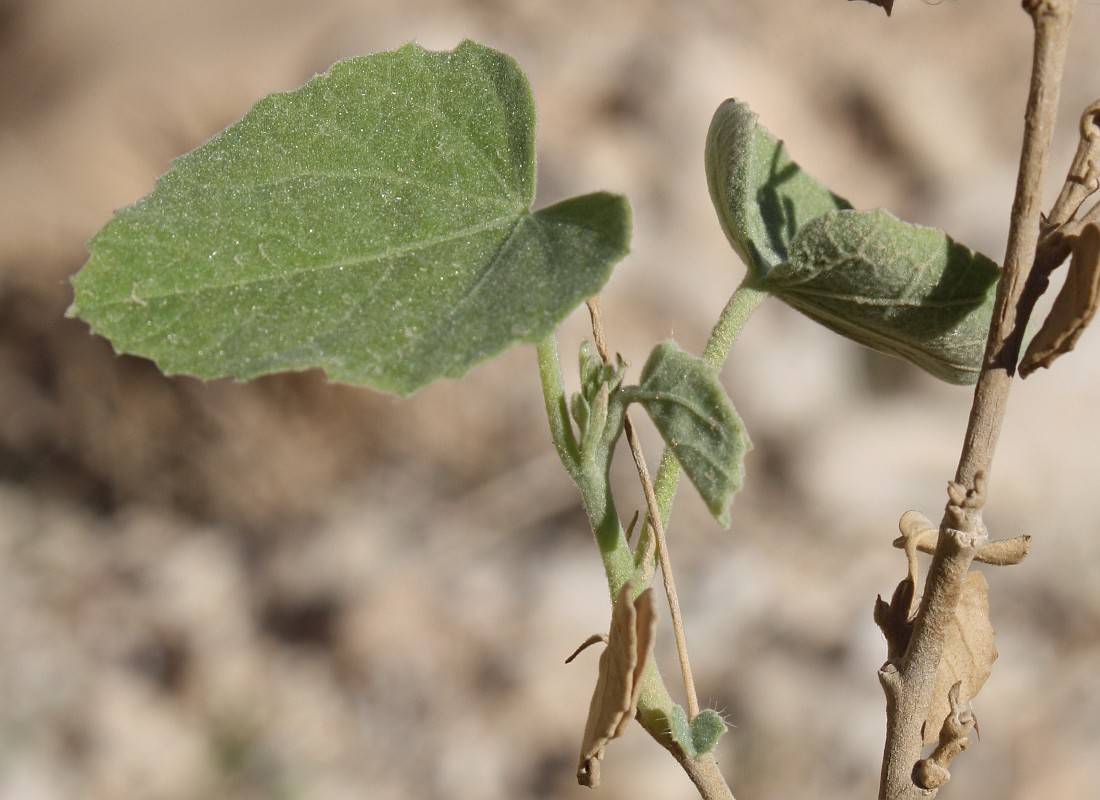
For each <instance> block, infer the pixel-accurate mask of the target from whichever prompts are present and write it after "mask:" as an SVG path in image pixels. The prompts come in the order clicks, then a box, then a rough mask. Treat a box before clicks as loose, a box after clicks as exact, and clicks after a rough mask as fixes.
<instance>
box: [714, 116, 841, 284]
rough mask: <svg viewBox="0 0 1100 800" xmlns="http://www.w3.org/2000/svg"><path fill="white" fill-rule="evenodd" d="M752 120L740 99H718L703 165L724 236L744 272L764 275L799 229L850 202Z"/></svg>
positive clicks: (781, 257) (785, 251) (785, 254)
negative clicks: (804, 168)
mask: <svg viewBox="0 0 1100 800" xmlns="http://www.w3.org/2000/svg"><path fill="white" fill-rule="evenodd" d="M756 120H757V117H756V114H754V113H753V112H752V111H750V110H749V107H748V106H747V105H745V104H744V103H740V102H738V101H736V100H726V101H725V102H724V103H722V105H721V106H719V107H718V110H717V111H716V112H714V118H713V119H712V120H711V123H710V131H709V132H708V134H707V147H706V169H707V184H708V185H709V186H710V197H711V200H712V201H713V203H714V208H715V210H716V211H717V212H718V219H719V221H720V222H721V223H722V228H723V229H724V230H725V232H726V238H728V239H729V241H730V244H732V245H733V249H734V250H736V251H737V254H738V255H739V256H741V260H742V261H744V262H745V263H746V264H747V265H748V267H749V272H750V273H751V274H752V275H753V276H755V277H760V278H763V277H766V276H767V274H768V272H769V270H771V269H772V267H774V266H775V265H776V264H780V263H782V262H784V261H786V260H787V258H788V250H789V248H790V244H791V240H792V239H793V238H794V235H795V234H796V233H797V232H798V230H799V228H801V227H802V226H803V225H805V224H806V223H807V222H809V221H810V220H811V219H814V218H815V217H818V216H821V215H822V214H824V213H825V212H826V211H832V210H835V209H838V208H850V207H851V206H849V205H848V203H847V201H845V200H843V199H841V198H839V197H837V196H836V195H834V194H833V193H832V192H830V191H829V190H827V189H826V188H825V187H823V186H822V185H821V184H820V183H818V182H817V181H816V180H814V179H813V178H812V177H810V176H809V175H808V174H806V173H805V172H803V171H802V170H801V169H800V168H799V166H798V165H797V164H796V163H794V162H793V161H791V157H790V156H789V155H788V154H787V148H786V146H784V144H783V142H781V141H779V140H778V139H776V138H775V137H774V136H772V135H771V133H769V132H768V130H767V129H766V128H764V127H763V126H762V125H758V124H757V122H756Z"/></svg>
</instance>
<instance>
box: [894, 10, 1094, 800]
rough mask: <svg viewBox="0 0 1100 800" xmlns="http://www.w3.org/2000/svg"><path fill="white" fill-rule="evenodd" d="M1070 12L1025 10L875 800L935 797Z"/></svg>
mask: <svg viewBox="0 0 1100 800" xmlns="http://www.w3.org/2000/svg"><path fill="white" fill-rule="evenodd" d="M1074 5H1075V0H1024V2H1023V7H1024V9H1025V10H1026V11H1027V13H1028V14H1029V15H1030V16H1031V18H1032V22H1033V24H1034V27H1035V49H1034V62H1033V65H1032V76H1031V88H1030V93H1029V97H1028V105H1027V113H1026V116H1025V121H1024V140H1023V147H1022V151H1021V156H1020V170H1019V177H1018V180H1017V185H1016V196H1015V200H1014V202H1013V206H1012V218H1011V222H1010V226H1009V239H1008V247H1007V249H1006V254H1005V264H1004V270H1003V273H1002V276H1001V281H1000V285H999V287H998V290H997V299H996V304H995V306H994V311H993V320H992V323H991V325H990V333H989V339H988V341H987V344H986V351H985V360H984V362H983V364H982V370H981V373H980V375H979V377H978V384H977V387H976V388H975V391H974V402H973V405H972V406H971V412H970V419H969V422H968V426H967V431H966V438H965V440H964V443H963V450H962V454H961V456H960V459H959V466H958V469H957V471H956V473H955V482H954V485H953V486H952V487H951V490H950V492H949V493H952V499H951V501H950V502H949V503H948V506H947V509H946V511H945V514H944V519H943V521H942V522H941V523H940V534H939V539H938V542H937V545H936V553H935V555H934V556H933V559H932V565H931V567H930V568H929V572H928V579H927V581H926V584H925V592H924V597H923V598H922V600H921V604H920V608H919V609H918V611H917V616H916V618H915V619H914V622H913V632H912V636H911V639H910V641H909V645H908V647H907V648H906V651H905V653H904V655H902V656H901V658H899V659H895V660H892V661H890V662H887V664H885V665H884V666H883V668H882V669H881V670H880V671H879V679H880V681H881V682H882V686H883V689H884V691H885V693H886V714H887V725H886V747H885V752H884V754H883V764H882V775H881V780H880V784H879V798H880V800H926V799H927V798H930V797H933V796H934V795H935V794H936V790H928V789H923V788H921V787H920V786H918V785H916V784H915V783H914V781H913V767H914V765H915V764H916V763H917V761H919V760H920V758H921V749H922V746H923V736H922V731H921V727H922V725H923V724H924V721H925V719H926V718H927V716H928V712H929V708H930V707H931V702H932V697H931V695H932V691H933V687H934V685H935V679H936V671H937V669H938V668H939V664H940V660H941V658H942V656H943V649H944V638H945V634H946V631H947V629H948V626H949V625H950V621H951V619H952V618H953V617H954V615H955V609H956V606H957V605H958V599H959V596H960V594H961V591H962V582H963V580H964V579H965V578H966V574H967V572H968V571H969V569H970V564H971V562H972V560H973V558H974V555H975V553H976V552H977V550H978V548H979V547H980V546H981V544H982V543H983V541H984V538H985V535H984V530H983V529H982V526H981V521H980V503H981V502H982V501H984V486H983V484H984V480H983V478H982V476H983V475H985V474H987V473H988V471H989V469H990V467H991V465H992V463H993V453H994V449H995V447H996V442H997V437H998V435H999V433H1000V429H1001V424H1002V421H1003V420H1004V413H1005V408H1006V406H1007V403H1008V393H1009V389H1010V387H1011V383H1012V377H1013V374H1014V373H1015V370H1016V362H1017V360H1018V359H1019V354H1020V346H1021V342H1022V340H1023V332H1024V328H1025V327H1026V325H1027V319H1026V315H1023V314H1018V304H1019V300H1020V295H1021V293H1022V292H1023V289H1024V287H1025V285H1026V284H1027V282H1028V276H1029V273H1030V271H1031V269H1032V267H1033V265H1034V261H1035V252H1036V247H1037V244H1038V240H1039V226H1040V209H1041V202H1042V191H1041V189H1042V182H1043V174H1044V172H1045V169H1046V163H1047V155H1048V152H1049V150H1050V142H1051V138H1052V134H1053V130H1054V119H1055V115H1056V111H1057V106H1058V92H1059V88H1060V85H1061V80H1062V68H1063V64H1064V62H1065V52H1066V44H1067V41H1068V36H1069V28H1070V22H1071V20H1072V17H1073V9H1074ZM963 494H965V495H967V496H968V497H971V498H973V499H974V500H975V501H976V502H975V506H977V510H975V511H974V513H960V505H959V503H958V502H957V501H958V500H959V497H960V496H962V495H963ZM971 510H974V508H973V507H972V509H971Z"/></svg>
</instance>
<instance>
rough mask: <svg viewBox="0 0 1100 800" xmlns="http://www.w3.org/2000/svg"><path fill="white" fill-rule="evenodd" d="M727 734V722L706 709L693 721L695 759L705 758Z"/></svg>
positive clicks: (714, 712)
mask: <svg viewBox="0 0 1100 800" xmlns="http://www.w3.org/2000/svg"><path fill="white" fill-rule="evenodd" d="M725 732H726V721H725V720H724V719H722V715H721V714H719V713H718V712H717V711H715V710H714V709H711V708H704V709H703V710H702V711H700V712H699V713H698V714H697V715H696V717H695V719H693V720H692V721H691V744H692V747H693V748H695V757H696V758H698V757H699V756H705V755H706V754H707V753H709V752H710V751H711V750H713V749H714V748H715V746H716V745H717V744H718V740H719V739H721V738H722V734H724V733H725Z"/></svg>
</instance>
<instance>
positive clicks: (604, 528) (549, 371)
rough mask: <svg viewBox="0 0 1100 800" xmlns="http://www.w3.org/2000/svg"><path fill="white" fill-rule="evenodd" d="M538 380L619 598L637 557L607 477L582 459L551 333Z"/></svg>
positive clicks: (542, 348) (540, 360) (613, 592)
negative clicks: (628, 538)
mask: <svg viewBox="0 0 1100 800" xmlns="http://www.w3.org/2000/svg"><path fill="white" fill-rule="evenodd" d="M537 352H538V363H539V378H540V379H541V382H542V395H543V402H544V404H545V406H546V416H547V418H548V419H549V421H550V435H551V436H552V437H553V439H554V446H555V447H556V448H557V451H558V455H559V456H560V457H561V461H562V464H563V465H564V466H565V469H566V471H567V472H568V473H569V475H570V477H572V478H573V481H574V482H575V483H576V484H577V488H578V489H579V490H580V493H581V502H582V503H583V505H584V510H585V513H586V514H587V515H588V521H589V524H590V525H591V526H592V533H593V535H594V536H595V538H596V545H597V546H598V547H599V549H600V557H601V558H602V559H603V563H604V571H605V572H606V573H607V585H608V587H609V588H610V590H611V597H612V598H615V597H618V596H619V592H620V590H621V589H622V587H623V585H624V584H625V583H626V582H627V581H629V580H632V579H633V578H634V573H635V568H634V558H633V554H632V553H631V552H630V544H629V543H628V542H627V541H626V535H625V534H624V532H623V527H622V523H621V522H620V520H619V514H618V512H617V511H616V509H615V500H614V498H613V497H612V496H611V491H610V487H609V486H608V482H607V475H606V474H603V471H602V470H601V468H600V467H599V465H596V464H591V463H585V461H584V459H583V458H582V457H581V453H580V447H579V445H578V443H577V439H576V436H575V434H574V433H573V426H572V423H571V422H570V419H569V411H568V410H567V409H568V403H567V402H566V399H565V390H564V388H563V386H562V378H561V357H560V355H559V353H558V342H557V339H556V338H555V337H554V336H553V335H552V334H551V335H550V336H548V337H547V338H546V339H544V340H543V341H542V342H540V343H539V345H538V351H537Z"/></svg>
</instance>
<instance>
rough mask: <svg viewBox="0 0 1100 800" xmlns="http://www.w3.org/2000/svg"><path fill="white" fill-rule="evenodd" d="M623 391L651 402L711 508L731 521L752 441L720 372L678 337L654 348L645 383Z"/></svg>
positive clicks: (659, 423) (663, 433) (639, 400)
mask: <svg viewBox="0 0 1100 800" xmlns="http://www.w3.org/2000/svg"><path fill="white" fill-rule="evenodd" d="M622 391H623V393H624V395H625V397H626V398H627V400H628V401H629V402H636V403H641V404H642V406H644V407H645V410H646V411H647V412H648V413H649V416H650V417H651V418H652V419H653V422H654V423H655V424H656V426H657V430H659V431H660V432H661V436H662V437H663V438H664V440H665V442H666V443H667V444H668V446H669V447H671V448H672V452H673V454H674V455H675V456H676V460H677V461H679V462H680V466H682V467H683V468H684V472H686V473H687V476H688V478H690V479H691V482H692V483H693V484H695V488H696V489H698V490H699V494H701V495H702V497H703V500H704V502H706V504H707V508H709V509H710V512H711V513H712V514H713V515H714V517H715V519H717V520H718V521H719V522H720V523H721V524H722V525H728V524H729V505H730V503H731V502H732V500H733V495H734V494H735V493H736V492H737V491H738V490H739V489H740V488H741V483H742V481H743V479H744V474H745V466H744V461H745V454H746V453H748V451H749V450H750V449H751V448H752V443H751V442H750V441H749V437H748V434H747V433H746V431H745V424H744V423H743V422H742V421H741V418H740V417H739V416H738V415H737V411H736V410H735V409H734V407H733V403H731V402H730V399H729V395H727V394H726V390H725V389H723V388H722V384H721V383H720V382H719V381H718V375H717V373H715V371H714V370H713V369H711V367H709V366H708V365H707V364H706V362H704V361H703V360H702V359H699V358H695V357H694V356H690V355H688V354H687V353H685V352H684V351H683V350H681V349H680V348H679V347H678V346H677V345H676V343H675V342H664V343H663V344H659V345H657V347H655V348H654V349H653V352H652V353H650V356H649V359H648V360H647V361H646V364H645V367H643V369H642V379H641V385H639V386H631V387H624V388H623V390H622Z"/></svg>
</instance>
